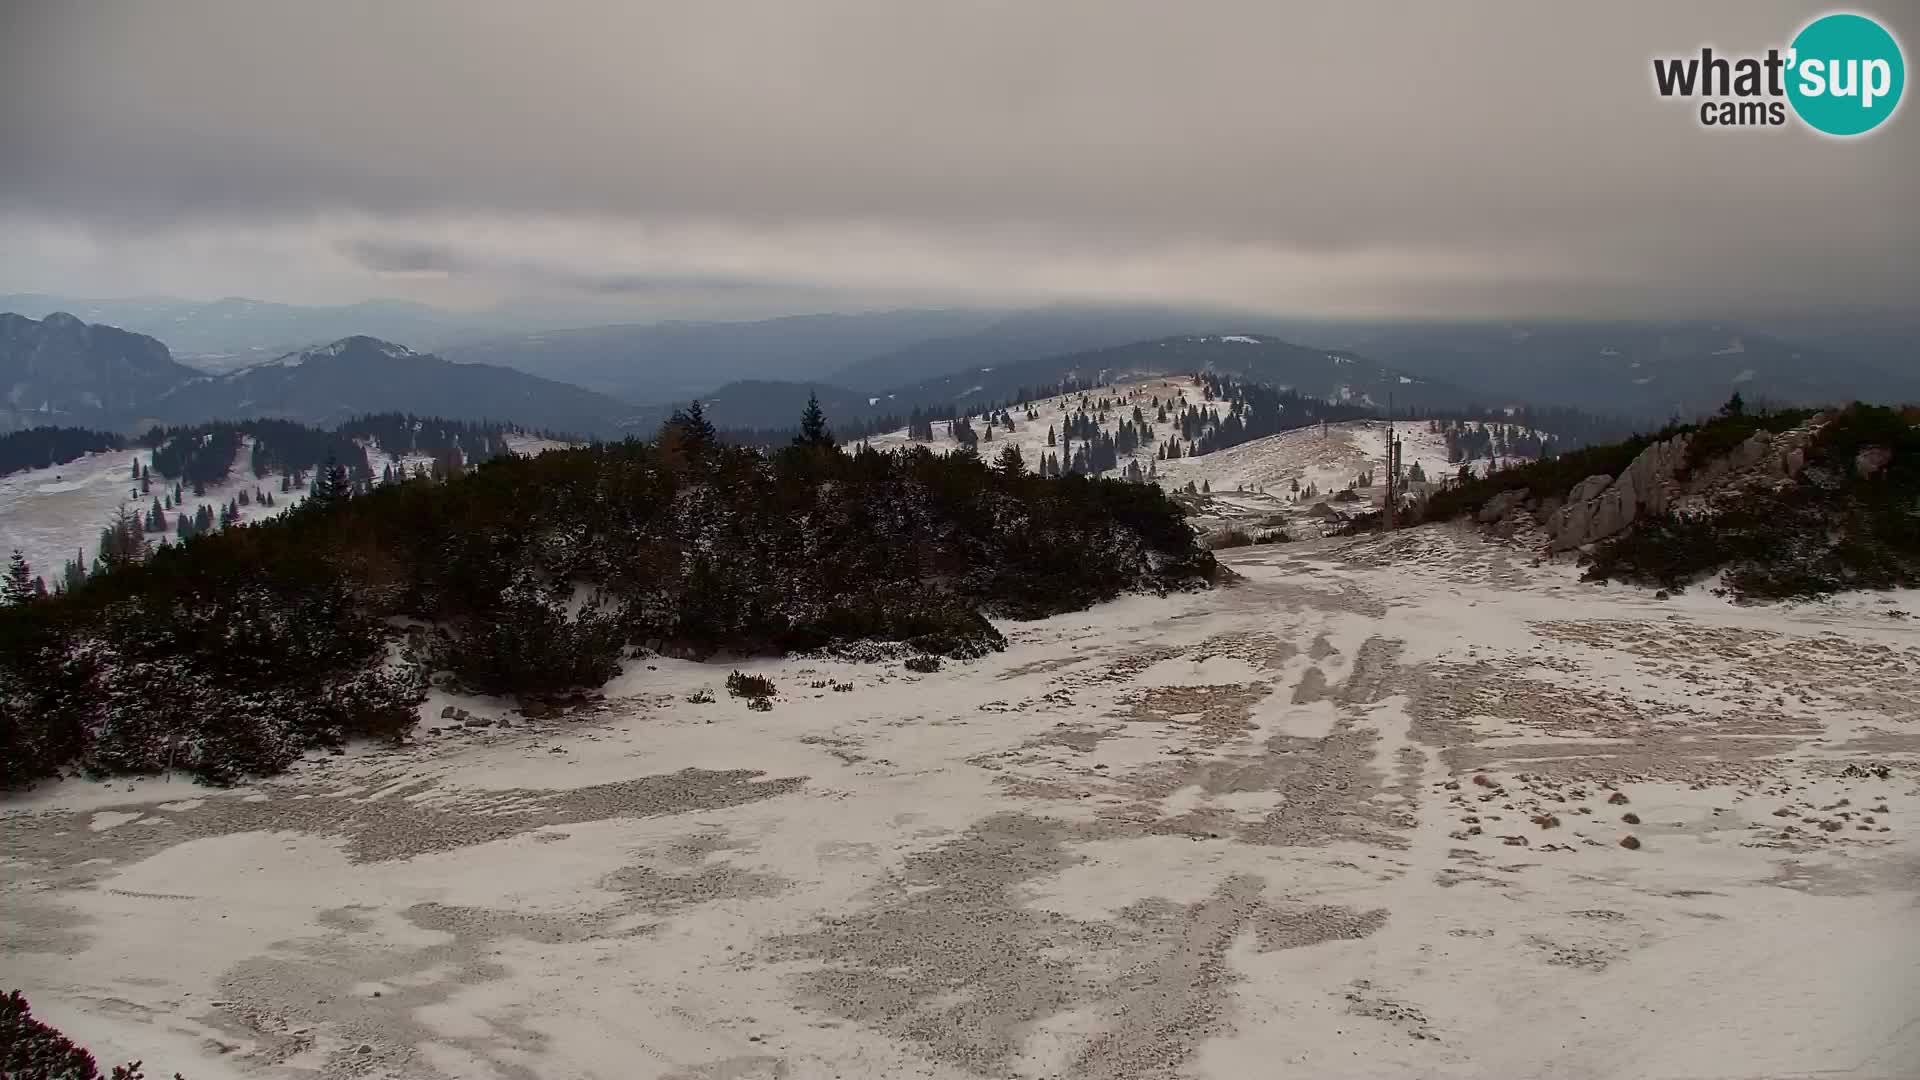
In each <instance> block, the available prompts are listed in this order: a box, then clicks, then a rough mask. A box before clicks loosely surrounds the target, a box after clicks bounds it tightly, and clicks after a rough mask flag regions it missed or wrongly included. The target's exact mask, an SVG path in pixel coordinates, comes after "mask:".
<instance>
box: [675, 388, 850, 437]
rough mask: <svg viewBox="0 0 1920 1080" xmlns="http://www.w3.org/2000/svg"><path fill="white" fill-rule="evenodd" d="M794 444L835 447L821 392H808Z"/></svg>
mask: <svg viewBox="0 0 1920 1080" xmlns="http://www.w3.org/2000/svg"><path fill="white" fill-rule="evenodd" d="M695 404H696V405H697V404H699V403H698V402H695ZM793 445H795V446H804V447H811V448H813V449H817V450H826V449H831V448H832V447H833V445H834V442H833V432H832V431H830V430H828V429H827V417H826V414H825V413H823V412H821V411H820V395H819V394H815V393H811V392H809V393H808V394H807V408H806V411H805V412H802V413H801V414H800V434H798V435H796V436H794V439H793Z"/></svg>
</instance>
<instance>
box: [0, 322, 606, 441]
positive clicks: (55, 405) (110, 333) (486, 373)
mask: <svg viewBox="0 0 1920 1080" xmlns="http://www.w3.org/2000/svg"><path fill="white" fill-rule="evenodd" d="M0 386H4V387H5V388H6V401H5V409H4V410H0V427H5V428H10V429H13V428H23V427H34V426H43V425H67V426H75V427H89V428H102V429H106V430H114V431H130V430H137V429H142V428H145V427H147V426H150V425H152V424H187V423H197V422H200V421H206V420H238V419H243V418H252V417H271V418H277V419H286V420H295V421H299V422H300V423H304V424H311V425H315V426H331V425H334V424H338V423H340V422H341V421H343V420H346V419H348V418H350V417H353V416H358V415H363V414H367V413H380V412H414V413H420V414H422V415H434V416H441V417H445V418H447V419H452V420H496V421H508V422H512V423H515V424H518V425H520V426H522V427H527V428H533V429H547V430H553V431H561V432H567V433H571V434H583V435H603V436H619V435H623V434H626V433H628V432H629V431H630V430H631V428H630V427H629V426H628V425H629V424H630V423H632V422H633V420H634V414H635V410H634V408H633V407H632V406H630V405H628V404H626V403H625V402H622V401H619V400H617V399H614V398H610V397H607V396H605V395H603V394H596V393H593V392H592V391H589V390H583V389H581V388H580V387H577V386H570V385H568V384H566V383H561V382H555V381H553V380H551V379H543V378H540V377H538V376H534V375H528V374H526V373H524V372H519V371H514V370H512V369H510V368H503V367H496V366H493V365H488V364H455V363H452V362H450V361H447V360H443V359H441V358H440V357H437V356H433V355H430V354H425V353H417V352H414V351H413V350H411V349H408V348H406V347H404V346H401V345H395V344H392V343H391V342H385V341H381V340H378V339H376V338H372V337H366V336H354V337H347V338H342V339H341V340H339V341H336V342H334V343H332V344H330V345H326V346H322V347H320V348H316V349H308V350H304V351H301V352H297V353H289V354H288V355H286V356H283V357H279V358H277V359H274V360H269V361H266V362H264V363H259V364H253V365H250V366H248V367H245V368H242V369H240V370H238V371H232V372H225V373H218V374H214V373H208V372H203V371H198V370H196V369H194V368H190V367H187V366H185V365H182V364H179V363H176V362H174V360H173V358H172V356H171V354H170V353H169V352H168V350H167V347H166V346H165V345H163V344H161V343H160V342H159V341H156V340H154V339H153V338H151V337H147V336H145V335H141V334H131V333H127V332H126V331H123V330H117V329H115V328H113V327H107V326H94V325H90V324H88V323H85V322H82V321H81V320H80V319H78V318H76V317H74V316H72V315H69V314H65V313H55V314H52V315H49V316H47V318H45V319H43V320H39V321H36V320H33V319H28V318H25V317H23V316H19V315H0Z"/></svg>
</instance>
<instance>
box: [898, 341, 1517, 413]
mask: <svg viewBox="0 0 1920 1080" xmlns="http://www.w3.org/2000/svg"><path fill="white" fill-rule="evenodd" d="M1192 371H1215V372H1219V373H1221V374H1225V375H1233V376H1237V377H1239V378H1244V379H1250V380H1253V381H1255V382H1263V383H1268V384H1271V385H1273V386H1277V387H1280V388H1282V389H1287V390H1293V391H1295V392H1296V393H1300V394H1305V395H1308V396H1310V397H1317V398H1323V399H1325V400H1328V401H1342V402H1351V403H1353V404H1356V405H1362V406H1367V407H1372V408H1379V409H1385V408H1386V407H1387V405H1388V403H1389V400H1391V401H1392V403H1393V404H1395V405H1397V406H1414V407H1429V408H1454V407H1463V406H1466V405H1469V404H1474V403H1476V402H1477V403H1479V404H1483V405H1497V404H1502V403H1501V402H1498V401H1493V400H1489V399H1488V398H1487V396H1486V395H1485V394H1482V393H1478V392H1476V391H1471V390H1466V389H1463V388H1461V387H1458V386H1454V385H1451V384H1449V383H1445V382H1441V381H1438V380H1434V379H1428V378H1425V377H1421V376H1415V375H1409V374H1406V373H1404V372H1402V371H1400V370H1398V369H1395V368H1390V367H1387V366H1386V365H1384V364H1381V363H1379V362H1377V361H1375V360H1372V359H1369V358H1367V357H1364V356H1359V355H1356V354H1354V353H1349V352H1343V351H1337V350H1328V349H1318V348H1311V347H1308V346H1305V345H1295V344H1293V343H1292V342H1288V341H1281V340H1280V339H1278V338H1275V337H1271V336H1268V335H1265V334H1199V335H1190V336H1180V337H1169V338H1162V339H1160V340H1158V341H1140V342H1134V343H1132V344H1128V345H1118V346H1114V347H1111V348H1105V349H1092V350H1089V351H1086V352H1081V353H1074V354H1072V355H1068V356H1055V357H1045V358H1042V359H1038V360H1027V361H1022V362H1018V363H1013V364H1007V365H988V366H983V367H977V368H970V369H967V370H964V371H959V372H954V373H952V374H948V375H942V376H938V377H935V378H931V379H924V380H921V381H920V382H918V383H914V384H912V385H909V386H906V387H902V388H901V389H899V390H896V391H894V392H893V393H894V394H895V396H896V398H897V399H898V400H903V401H940V402H943V403H951V404H954V405H958V406H960V407H962V408H965V407H968V406H970V405H973V404H985V403H995V404H997V403H999V402H1000V401H1003V400H1005V399H1006V398H1008V397H1010V396H1013V395H1015V394H1018V393H1019V392H1020V391H1021V390H1022V389H1023V388H1027V387H1038V386H1046V385H1051V384H1053V383H1057V382H1060V381H1061V380H1063V379H1079V380H1081V381H1083V382H1102V381H1106V380H1109V379H1113V378H1116V377H1119V376H1123V375H1133V374H1154V375H1158V374H1178V373H1181V372H1192Z"/></svg>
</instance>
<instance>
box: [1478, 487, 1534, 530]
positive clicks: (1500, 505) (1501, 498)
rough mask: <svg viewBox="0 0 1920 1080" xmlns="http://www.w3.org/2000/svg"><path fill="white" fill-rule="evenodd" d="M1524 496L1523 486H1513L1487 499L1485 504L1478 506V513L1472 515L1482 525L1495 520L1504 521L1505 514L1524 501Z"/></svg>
mask: <svg viewBox="0 0 1920 1080" xmlns="http://www.w3.org/2000/svg"><path fill="white" fill-rule="evenodd" d="M1526 498H1527V489H1525V488H1513V489H1511V490H1508V491H1503V492H1501V493H1500V494H1498V495H1495V496H1494V497H1493V498H1491V499H1488V500H1487V504H1486V505H1485V506H1482V507H1481V508H1480V512H1479V513H1478V514H1476V515H1474V517H1475V520H1477V521H1479V522H1480V523H1481V524H1482V525H1489V524H1492V523H1493V522H1496V521H1504V520H1505V519H1506V517H1507V515H1508V514H1511V513H1512V512H1513V508H1514V507H1516V506H1518V505H1520V504H1521V503H1522V502H1524V501H1526Z"/></svg>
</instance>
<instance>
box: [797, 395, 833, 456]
mask: <svg viewBox="0 0 1920 1080" xmlns="http://www.w3.org/2000/svg"><path fill="white" fill-rule="evenodd" d="M793 445H795V446H804V447H812V448H814V449H821V450H825V449H831V448H832V447H833V446H834V441H833V432H832V431H830V430H828V428H827V417H826V414H825V413H823V412H821V411H820V395H819V394H815V393H811V392H810V393H808V394H807V408H806V411H805V412H802V413H801V414H800V434H798V435H796V436H794V439H793Z"/></svg>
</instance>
